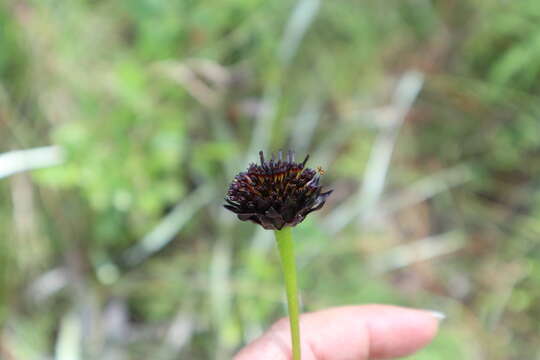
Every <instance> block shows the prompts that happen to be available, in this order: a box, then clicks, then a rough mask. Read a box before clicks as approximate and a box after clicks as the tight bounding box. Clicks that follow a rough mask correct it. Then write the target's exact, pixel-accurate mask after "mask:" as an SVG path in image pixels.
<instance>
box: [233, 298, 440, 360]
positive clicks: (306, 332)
mask: <svg viewBox="0 0 540 360" xmlns="http://www.w3.org/2000/svg"><path fill="white" fill-rule="evenodd" d="M442 317H443V315H442V314H440V313H434V312H432V311H428V310H417V309H409V308H403V307H397V306H388V305H363V306H344V307H336V308H330V309H326V310H322V311H317V312H313V313H306V314H303V315H302V316H301V317H300V329H301V346H302V360H368V359H394V358H399V357H402V356H407V355H410V354H412V353H414V352H416V351H417V350H419V349H421V348H422V347H424V346H425V345H427V344H428V343H429V342H430V341H431V340H432V339H433V337H435V335H436V333H437V330H438V327H439V320H440V319H441V318H442ZM253 359H257V360H290V359H292V352H291V341H290V327H289V322H288V319H286V318H284V319H281V320H279V321H278V322H276V323H275V324H274V325H273V326H272V327H271V328H270V329H269V330H268V331H267V332H266V333H265V334H263V335H262V336H261V337H260V338H258V339H257V340H255V341H253V342H252V343H251V344H249V345H247V346H246V347H245V348H243V349H242V350H240V352H239V353H238V354H237V355H236V356H235V358H234V360H253Z"/></svg>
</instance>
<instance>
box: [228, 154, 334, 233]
mask: <svg viewBox="0 0 540 360" xmlns="http://www.w3.org/2000/svg"><path fill="white" fill-rule="evenodd" d="M259 156H260V159H261V164H260V165H257V164H251V165H250V166H249V168H248V169H247V171H245V172H241V173H239V174H238V175H236V177H235V178H234V180H233V182H232V183H231V185H230V186H229V191H228V192H227V196H226V197H225V201H226V202H227V204H225V205H224V206H225V208H227V209H229V210H230V211H232V212H234V213H235V214H237V215H238V218H239V219H240V220H243V221H247V220H249V221H253V222H254V223H257V224H259V225H261V226H262V227H263V228H265V229H268V230H281V229H282V228H283V227H284V226H295V225H297V224H299V223H301V222H302V221H303V220H304V218H305V217H306V216H307V215H308V214H309V213H310V212H312V211H316V210H319V209H320V208H322V207H323V205H324V203H325V202H326V198H327V197H328V196H329V195H330V194H331V193H332V191H333V190H329V191H326V192H322V186H320V185H319V180H320V175H322V174H323V173H324V171H323V170H322V169H320V168H318V169H317V171H315V170H312V169H309V168H306V167H305V165H306V162H307V160H308V158H309V155H308V156H306V158H305V159H304V161H303V162H301V163H296V162H295V161H294V153H293V152H292V151H288V152H287V159H286V160H284V159H283V154H282V152H281V151H280V152H279V156H278V160H277V161H276V160H275V159H274V155H272V159H271V160H270V161H265V159H264V154H263V152H262V151H260V152H259Z"/></svg>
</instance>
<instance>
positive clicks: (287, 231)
mask: <svg viewBox="0 0 540 360" xmlns="http://www.w3.org/2000/svg"><path fill="white" fill-rule="evenodd" d="M274 233H275V235H276V240H277V243H278V248H279V256H280V257H281V266H282V267H283V278H284V279H285V289H286V290H287V305H288V308H289V322H290V324H291V341H292V351H293V360H301V359H300V326H299V321H298V317H299V310H298V288H297V285H296V264H295V258H294V242H293V238H292V231H291V228H290V227H288V226H287V227H285V228H283V229H282V230H276V231H275V232H274Z"/></svg>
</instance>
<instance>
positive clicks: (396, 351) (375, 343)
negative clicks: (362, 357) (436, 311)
mask: <svg viewBox="0 0 540 360" xmlns="http://www.w3.org/2000/svg"><path fill="white" fill-rule="evenodd" d="M371 312H372V313H378V314H379V315H378V316H369V317H367V318H366V324H367V327H368V333H369V337H370V340H369V342H370V358H372V359H389V358H395V357H401V356H407V355H410V354H413V353H415V352H416V351H418V350H420V349H421V348H423V347H425V346H426V345H427V344H429V343H430V342H431V341H432V340H433V338H434V337H435V335H436V334H437V331H438V328H439V319H438V318H437V317H435V316H434V315H433V314H432V313H431V312H430V311H424V310H416V309H408V308H401V307H394V306H381V307H378V308H377V309H376V310H375V309H372V310H371Z"/></svg>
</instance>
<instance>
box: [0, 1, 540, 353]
mask: <svg viewBox="0 0 540 360" xmlns="http://www.w3.org/2000/svg"><path fill="white" fill-rule="evenodd" d="M306 4H307V5H306ZM302 6H303V8H302ZM309 6H312V7H311V8H309ZM298 9H303V10H302V11H300V10H298ZM310 11H311V12H310ZM464 14H465V15H464ZM539 20H540V6H539V5H538V3H537V1H535V0H524V1H506V2H501V1H496V0H485V1H479V2H467V1H457V2H456V1H449V0H443V1H437V2H433V1H428V0H406V1H400V2H358V1H321V2H320V3H319V2H317V1H308V0H304V1H300V2H299V3H288V2H279V1H278V2H264V1H260V0H234V1H229V2H227V4H224V3H222V2H219V1H206V2H200V1H161V0H136V1H107V0H101V1H84V0H74V1H66V2H56V1H42V0H39V1H38V0H30V1H26V2H21V1H16V0H8V1H5V2H3V3H2V4H0V149H1V150H2V152H4V151H9V150H13V149H26V148H33V147H39V146H44V145H51V144H54V145H58V146H59V147H60V148H61V149H62V150H63V153H64V155H65V159H64V163H63V164H62V165H60V166H56V167H50V168H46V169H40V170H36V171H34V172H32V173H31V175H28V174H16V175H14V176H12V177H9V178H2V179H0V326H2V334H3V335H2V343H1V344H0V351H1V350H2V349H4V348H5V349H9V350H10V351H11V352H12V353H13V355H14V356H15V357H16V358H23V359H30V360H32V359H40V358H43V357H53V356H56V357H58V358H61V356H60V355H62V354H58V353H57V352H58V351H60V350H58V349H60V348H62V349H73V348H77V346H79V345H80V349H81V350H80V353H79V354H83V355H81V357H79V358H89V359H93V358H98V359H99V358H105V356H106V354H110V353H116V352H118V353H119V354H120V356H124V357H126V358H130V359H147V358H155V359H176V358H187V359H210V358H216V359H226V358H230V357H231V356H232V354H233V353H234V351H235V350H236V349H238V348H239V347H240V346H242V345H243V344H245V343H246V342H248V341H250V340H251V339H253V338H254V337H256V336H257V335H259V334H260V333H261V332H262V331H263V330H264V329H265V328H267V327H268V326H269V325H270V324H271V323H272V322H273V321H274V320H275V319H277V318H278V317H281V316H282V315H283V310H284V307H283V294H282V285H281V280H280V279H281V273H280V266H279V261H278V257H277V254H276V249H275V244H274V242H273V239H272V238H271V236H270V235H269V234H268V233H261V232H258V231H255V229H254V228H253V226H250V224H244V223H242V224H240V223H237V222H233V220H232V216H230V214H227V213H225V212H224V211H223V209H222V208H221V198H222V195H223V193H224V191H225V189H226V184H227V182H228V181H230V179H231V178H232V176H233V175H234V173H235V172H237V171H239V170H241V169H242V168H243V167H244V166H245V165H246V164H245V160H246V158H247V159H248V161H255V160H256V152H255V151H254V149H255V150H258V149H259V148H263V149H264V150H277V149H279V148H288V147H293V148H295V147H297V148H299V154H298V155H299V156H303V155H304V152H310V153H311V155H312V160H311V161H312V163H311V164H312V165H313V166H317V165H322V167H323V168H324V169H325V170H326V171H327V175H325V177H324V181H325V182H326V183H327V184H332V185H331V186H332V188H334V189H336V191H335V193H334V194H333V195H332V197H331V201H330V203H329V204H328V206H327V207H325V210H324V211H323V212H322V213H321V214H316V215H315V214H314V216H313V217H310V218H308V219H307V220H306V221H305V222H304V223H303V224H302V226H300V227H298V228H295V229H294V231H295V238H296V239H297V252H298V261H299V265H300V273H299V283H300V288H301V292H302V300H303V304H304V307H305V309H306V310H309V311H311V310H317V309H321V308H324V307H330V306H337V305H343V304H351V303H370V302H381V303H395V304H402V305H408V306H414V307H425V308H433V309H440V310H443V311H445V312H447V313H448V315H449V317H448V320H447V321H446V322H445V323H443V325H442V327H443V329H442V333H441V334H440V336H439V337H438V338H437V339H436V340H435V342H434V343H433V344H432V345H430V346H429V347H428V348H427V349H425V350H424V351H423V352H420V353H419V354H417V355H414V356H413V357H411V358H413V359H420V360H421V359H477V358H487V359H494V360H499V359H500V360H503V359H504V360H506V359H530V358H534V357H535V356H537V354H536V352H535V351H536V350H535V349H536V348H537V347H538V344H539V343H538V339H537V336H536V334H537V333H538V331H539V330H540V329H539V328H538V326H539V325H538V323H537V321H535V319H537V318H538V315H539V314H540V307H539V305H538V304H540V291H539V290H538V289H537V286H536V284H537V283H538V281H539V280H540V261H539V260H538V256H539V255H540V248H539V246H538V240H537V239H538V238H539V235H540V220H538V219H540V190H539V182H538V174H540V160H539V157H538V154H539V153H540V136H538V135H539V134H540V121H538V118H539V115H540V108H539V106H538V103H537V98H538V95H539V92H540V88H539V87H538V85H537V84H538V79H539V76H540V28H539V27H538V26H537V24H538V21H539ZM302 21H305V23H302ZM301 25H305V27H302V26H301ZM302 29H303V30H305V31H303V30H302ZM408 70H417V71H420V72H422V73H423V74H424V83H423V87H422V89H421V92H420V95H419V97H418V98H417V99H416V101H415V103H414V106H413V108H412V109H411V110H410V111H408V113H407V116H406V119H405V123H404V125H403V127H402V128H401V129H399V130H400V132H399V138H398V141H397V142H396V143H395V144H392V146H394V147H393V157H392V162H391V166H390V169H389V171H388V173H387V175H386V178H385V184H386V187H385V188H384V191H383V194H382V198H381V201H380V203H379V202H377V204H375V205H373V208H369V209H367V211H366V209H364V208H363V206H364V205H365V204H364V203H363V202H362V201H364V200H363V199H361V198H360V197H359V195H358V194H359V191H362V189H363V186H366V185H365V184H366V182H367V180H368V178H369V175H370V174H369V173H368V172H369V171H373V170H372V169H371V170H370V168H369V167H367V166H366V164H367V163H368V161H370V159H372V156H373V154H374V153H376V152H377V151H380V147H381V146H388V139H389V138H391V136H389V132H388V128H389V126H390V125H391V120H392V119H393V117H394V116H395V114H396V111H398V110H399V109H397V106H396V104H395V101H396V98H397V97H398V96H397V95H396V94H395V92H394V90H395V88H396V86H397V85H398V84H399V80H400V79H401V76H402V75H403V74H404V73H405V72H406V71H408ZM398 112H399V111H398ZM389 124H390V125H389ZM381 144H382V145H381ZM385 144H386V145H385ZM377 149H379V150H377ZM250 151H254V152H253V153H251V152H250ZM377 164H378V165H380V164H382V162H380V161H379V162H378V163H377ZM377 164H376V165H377ZM0 165H1V163H0ZM371 165H372V168H373V165H374V164H373V163H372V164H371ZM456 169H458V170H460V169H461V170H462V169H465V170H466V174H465V175H463V174H462V172H459V171H458V175H457V176H456V175H452V176H449V175H448V173H447V171H450V170H456ZM461 170H460V171H461ZM178 209H179V210H178ZM344 209H347V210H348V211H351V212H352V211H358V213H354V214H352V215H353V216H352V218H353V220H355V221H352V222H350V223H346V224H345V225H346V226H343V227H341V228H339V229H337V230H335V231H334V230H333V226H334V225H336V224H332V223H329V222H328V221H327V220H326V219H335V218H334V217H332V216H333V215H335V214H341V215H340V216H345V215H346V214H345V213H346V212H343V210H344ZM357 209H360V210H357ZM177 210H178V212H177ZM360 211H364V212H365V213H360ZM343 214H345V215H343ZM171 216H173V217H172V218H171ZM365 216H367V217H365ZM170 219H172V220H170ZM366 219H367V220H366ZM338 220H342V219H341V218H340V219H338ZM356 220H358V221H356ZM158 225H159V226H158ZM336 226H337V225H336ZM164 229H165V230H164ZM170 229H173V230H174V231H171V233H170V234H169V231H170ZM447 231H448V232H449V233H450V235H451V236H450V237H449V238H446V237H444V236H443V237H439V235H445V234H447V233H446V232H447ZM454 234H463V239H462V240H460V241H461V242H459V241H454V242H452V241H453V237H452V236H454ZM430 237H434V238H430ZM426 238H427V239H428V240H429V241H426ZM426 244H427V245H426ZM456 244H457V245H456ZM456 250H458V251H456ZM437 251H441V253H437ZM426 254H427V255H426ZM73 314H75V315H73ZM111 314H113V315H114V316H113V315H111ZM111 316H113V318H114V319H119V320H118V321H119V322H120V324H121V326H120V327H115V325H114V324H112V323H111V322H108V319H109V318H111ZM73 326H75V328H76V329H77V331H79V330H81V329H83V330H84V334H85V336H84V337H83V338H81V339H79V340H80V344H79V343H76V344H70V343H68V344H67V345H72V347H70V346H65V347H61V346H59V343H61V342H62V341H68V342H69V341H72V340H70V339H71V338H70V337H69V336H66V337H65V338H63V340H62V336H61V334H62V333H63V334H66V333H70V331H69V330H70V329H71V327H73ZM77 326H79V327H77ZM66 329H67V330H66ZM81 331H82V330H81ZM81 333H83V332H81ZM4 335H5V339H4ZM492 344H495V345H493V346H492ZM73 346H74V347H73ZM62 351H68V350H62ZM63 356H64V358H69V359H75V360H76V359H77V357H75V356H72V354H69V353H67V354H63Z"/></svg>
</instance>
